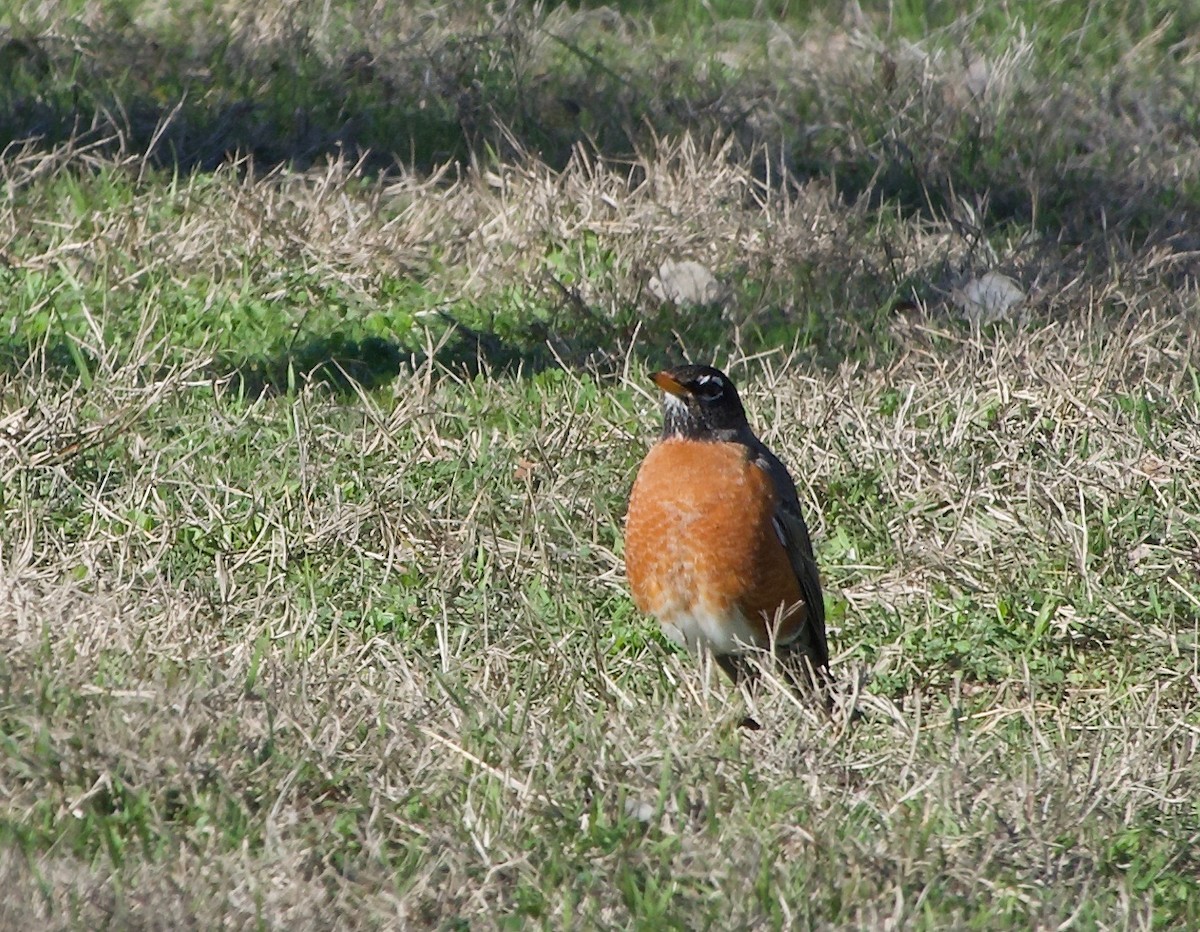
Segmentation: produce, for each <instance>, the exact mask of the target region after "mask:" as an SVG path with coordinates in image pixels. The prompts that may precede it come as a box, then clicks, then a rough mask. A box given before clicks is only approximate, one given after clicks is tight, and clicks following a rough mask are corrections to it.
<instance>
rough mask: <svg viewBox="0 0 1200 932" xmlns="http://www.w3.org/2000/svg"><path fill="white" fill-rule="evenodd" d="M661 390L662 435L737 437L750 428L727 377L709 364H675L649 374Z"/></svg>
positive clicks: (697, 437) (744, 411) (707, 437)
mask: <svg viewBox="0 0 1200 932" xmlns="http://www.w3.org/2000/svg"><path fill="white" fill-rule="evenodd" d="M652 378H653V379H654V384H655V385H657V386H658V387H659V388H661V389H662V390H663V436H664V437H691V438H693V439H697V440H738V439H741V438H742V437H743V436H744V435H745V434H746V433H747V432H749V430H750V425H749V424H748V423H747V422H746V409H745V408H743V407H742V400H741V399H740V398H738V393H737V389H736V388H734V386H733V383H732V382H731V381H729V377H728V376H726V375H725V373H723V372H721V371H720V370H719V369H714V368H713V367H712V366H675V367H674V368H671V369H664V370H663V371H662V372H656V373H654V375H653V376H652Z"/></svg>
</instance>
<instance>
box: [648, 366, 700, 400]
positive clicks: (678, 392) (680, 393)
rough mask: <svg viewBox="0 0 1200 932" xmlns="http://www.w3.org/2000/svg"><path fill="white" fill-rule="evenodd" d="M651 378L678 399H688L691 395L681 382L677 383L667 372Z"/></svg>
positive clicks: (658, 373) (655, 374) (657, 373)
mask: <svg viewBox="0 0 1200 932" xmlns="http://www.w3.org/2000/svg"><path fill="white" fill-rule="evenodd" d="M650 378H652V379H653V380H654V384H655V385H657V386H658V387H659V388H661V389H662V390H663V391H664V392H666V393H667V394H668V395H674V396H675V397H676V398H686V397H687V396H688V395H689V394H691V393H690V392H689V391H688V390H687V389H686V388H684V387H683V385H682V384H681V383H680V382H677V381H675V380H674V379H673V378H671V376H670V375H669V374H668V373H666V372H656V373H654V375H652V376H650Z"/></svg>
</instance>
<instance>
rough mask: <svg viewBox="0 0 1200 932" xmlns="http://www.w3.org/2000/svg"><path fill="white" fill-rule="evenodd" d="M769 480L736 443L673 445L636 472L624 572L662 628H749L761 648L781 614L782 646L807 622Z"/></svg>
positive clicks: (666, 444) (660, 448)
mask: <svg viewBox="0 0 1200 932" xmlns="http://www.w3.org/2000/svg"><path fill="white" fill-rule="evenodd" d="M776 502H777V494H776V492H775V488H774V485H773V483H772V482H771V478H770V476H768V475H767V473H766V472H765V471H764V470H762V469H759V468H758V467H757V466H755V465H754V464H753V462H751V460H750V458H749V451H748V450H747V449H746V448H745V447H744V446H742V445H741V444H737V443H711V442H703V441H692V440H683V439H674V438H673V439H669V440H664V441H662V442H660V443H658V444H657V445H656V446H655V447H654V448H653V449H652V450H651V451H650V453H649V454H648V455H647V457H646V460H645V462H643V463H642V467H641V470H640V471H639V472H638V477H637V480H636V481H635V482H634V485H633V492H632V494H631V495H630V499H629V517H628V520H627V523H626V531H625V566H626V570H627V572H628V576H629V586H630V589H631V590H632V592H633V598H634V601H635V602H636V603H637V605H638V608H640V609H641V610H642V611H644V612H647V613H649V614H652V615H654V616H656V617H657V618H658V619H659V620H660V621H662V622H664V623H665V624H671V623H672V622H671V618H672V616H674V615H677V614H679V613H691V614H695V613H697V612H701V613H704V614H705V615H706V616H716V617H717V618H725V617H728V618H729V623H730V624H735V623H737V622H736V620H735V616H740V617H741V618H744V619H745V623H748V625H749V627H750V628H751V629H752V630H753V632H754V634H755V635H756V639H757V644H756V645H755V646H758V647H766V646H767V645H768V644H769V636H768V633H767V632H768V627H767V623H768V619H769V620H770V622H771V623H772V624H774V622H775V619H776V615H777V612H778V611H779V609H780V607H781V606H782V607H783V609H784V611H785V612H787V613H788V614H785V616H784V619H783V622H782V624H781V625H780V630H778V631H777V632H776V638H777V639H778V640H779V641H783V642H786V641H788V640H790V639H791V637H792V636H793V635H794V633H795V632H796V631H797V629H798V628H799V626H800V625H801V623H802V622H803V620H804V612H803V611H802V610H797V609H796V606H797V605H798V603H800V602H801V600H802V595H801V592H800V584H799V582H798V581H797V579H796V575H795V573H794V572H793V571H792V567H791V563H790V561H789V560H788V555H787V551H786V550H784V547H783V544H782V543H780V540H779V537H778V536H777V535H776V533H775V528H774V526H773V524H772V520H771V518H772V515H773V513H774V511H775V506H776Z"/></svg>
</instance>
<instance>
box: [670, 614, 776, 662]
mask: <svg viewBox="0 0 1200 932" xmlns="http://www.w3.org/2000/svg"><path fill="white" fill-rule="evenodd" d="M670 616H671V621H670V623H668V622H665V621H664V622H663V623H662V630H663V634H665V635H666V636H667V637H669V638H670V639H671V640H672V641H674V642H675V643H676V644H678V645H680V646H681V647H686V648H687V649H688V650H690V651H692V652H693V653H695V652H697V651H699V650H700V649H702V648H707V649H708V650H710V651H712V653H714V654H717V655H723V654H744V653H745V652H746V651H748V650H753V649H754V648H755V647H758V646H760V645H759V643H758V640H759V639H758V635H757V633H756V631H755V629H754V628H752V627H751V626H750V625H749V624H747V622H746V618H745V616H743V615H742V613H741V612H739V611H736V610H735V611H733V612H731V613H730V614H728V615H720V616H718V615H715V614H713V613H712V612H709V611H705V610H704V609H703V608H701V607H699V606H696V607H695V608H692V609H689V610H676V611H673V612H671V613H670Z"/></svg>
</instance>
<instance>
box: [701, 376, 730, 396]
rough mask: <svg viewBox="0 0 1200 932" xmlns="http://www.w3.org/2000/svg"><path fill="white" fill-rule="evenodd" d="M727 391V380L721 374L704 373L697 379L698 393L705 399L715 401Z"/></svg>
mask: <svg viewBox="0 0 1200 932" xmlns="http://www.w3.org/2000/svg"><path fill="white" fill-rule="evenodd" d="M724 391H725V380H724V379H722V378H721V377H720V376H719V375H702V376H700V378H698V379H696V395H697V397H699V398H700V399H702V400H704V401H715V400H716V399H717V398H720V397H721V394H722V392H724Z"/></svg>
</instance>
